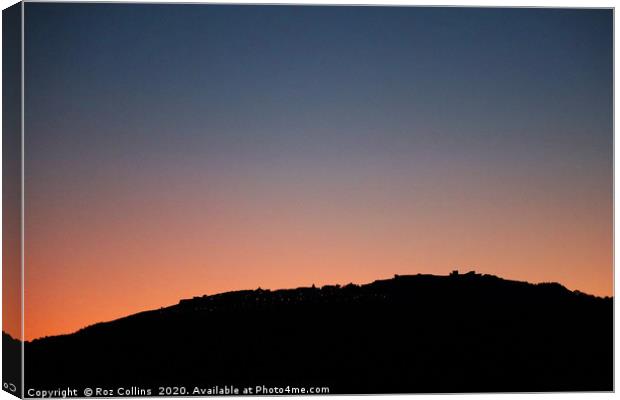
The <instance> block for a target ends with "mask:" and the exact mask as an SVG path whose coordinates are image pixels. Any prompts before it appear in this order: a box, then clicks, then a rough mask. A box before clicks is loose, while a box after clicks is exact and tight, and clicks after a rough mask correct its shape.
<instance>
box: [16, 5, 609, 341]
mask: <svg viewBox="0 0 620 400" xmlns="http://www.w3.org/2000/svg"><path fill="white" fill-rule="evenodd" d="M25 18H26V25H25V35H26V67H25V68H26V69H25V74H26V75H25V77H26V78H25V79H26V93H25V105H26V114H25V141H26V142H25V146H26V161H25V163H26V164H25V168H26V169H25V176H26V188H25V190H26V207H25V210H26V211H25V212H26V226H25V236H26V243H25V245H26V259H25V265H26V272H25V290H26V293H25V312H26V320H25V337H26V339H33V338H36V337H41V336H45V335H53V334H59V333H68V332H72V331H74V330H76V329H79V328H81V327H83V326H86V325H89V324H92V323H94V322H98V321H104V320H110V319H114V318H117V317H121V316H124V315H127V314H130V313H134V312H138V311H142V310H145V309H151V308H158V307H160V306H166V305H170V304H174V303H176V302H177V301H178V300H179V299H180V298H188V297H191V296H194V295H202V294H205V293H206V294H213V293H217V292H222V291H227V290H236V289H248V288H257V287H259V286H260V287H263V288H281V287H296V286H301V285H310V284H313V283H315V284H317V285H320V284H326V283H348V282H358V283H363V282H369V281H372V280H375V279H380V278H387V277H390V276H392V275H394V274H415V273H432V274H447V273H448V272H450V271H451V270H452V269H455V268H459V269H461V270H468V269H469V267H470V266H472V267H471V269H475V270H477V271H479V272H484V273H491V274H495V275H499V276H502V277H505V278H510V279H518V280H527V281H531V282H542V281H557V282H560V283H562V284H564V285H566V286H567V287H568V288H570V289H579V290H581V291H584V292H587V293H593V294H597V295H611V294H612V290H613V289H612V285H613V282H612V140H613V130H612V27H613V26H612V23H613V21H612V11H611V10H567V9H564V10H552V9H482V8H472V9H462V8H400V7H392V8H384V7H299V6H297V7H294V6H213V5H211V6H206V5H144V4H142V5H127V4H125V5H119V4H88V5H77V4H41V3H27V4H26V17H25Z"/></svg>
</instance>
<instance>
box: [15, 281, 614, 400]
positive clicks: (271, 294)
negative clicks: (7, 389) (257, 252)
mask: <svg viewBox="0 0 620 400" xmlns="http://www.w3.org/2000/svg"><path fill="white" fill-rule="evenodd" d="M612 307H613V302H612V299H611V298H598V297H594V296H590V295H586V294H583V293H579V292H572V291H569V290H567V289H566V288H564V287H563V286H561V285H559V284H554V283H550V284H538V285H534V284H529V283H526V282H516V281H508V280H504V279H500V278H498V277H495V276H489V275H478V274H473V273H470V274H465V275H456V276H432V275H415V276H396V277H394V278H393V279H388V280H380V281H375V282H373V283H370V284H367V285H362V286H357V285H347V286H343V287H340V286H324V287H322V288H298V289H290V290H276V291H268V290H260V289H259V290H253V291H239V292H230V293H223V294H218V295H213V296H203V297H198V298H194V299H190V300H182V301H181V302H180V303H179V304H178V305H175V306H172V307H168V308H162V309H159V310H153V311H148V312H143V313H140V314H136V315H132V316H129V317H126V318H123V319H119V320H116V321H112V322H108V323H100V324H97V325H93V326H90V327H88V328H85V329H83V330H81V331H79V332H76V333H74V334H72V335H65V336H57V337H50V338H45V339H41V340H35V341H33V342H29V343H27V344H26V388H30V387H36V388H53V387H58V386H59V385H63V384H66V385H70V386H72V387H78V388H82V387H93V386H104V387H119V386H123V385H124V386H140V385H142V387H150V388H153V390H156V388H157V387H158V386H160V385H174V386H185V387H187V388H188V389H191V388H193V385H199V386H201V387H207V386H212V385H220V386H223V385H236V386H238V387H244V386H255V385H265V386H287V385H291V386H301V387H308V386H327V387H329V388H330V392H331V393H397V392H486V391H502V392H503V391H510V392H513V391H514V392H518V391H528V392H531V391H610V390H612V389H613V351H612V349H613V312H612ZM190 394H191V393H190Z"/></svg>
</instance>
